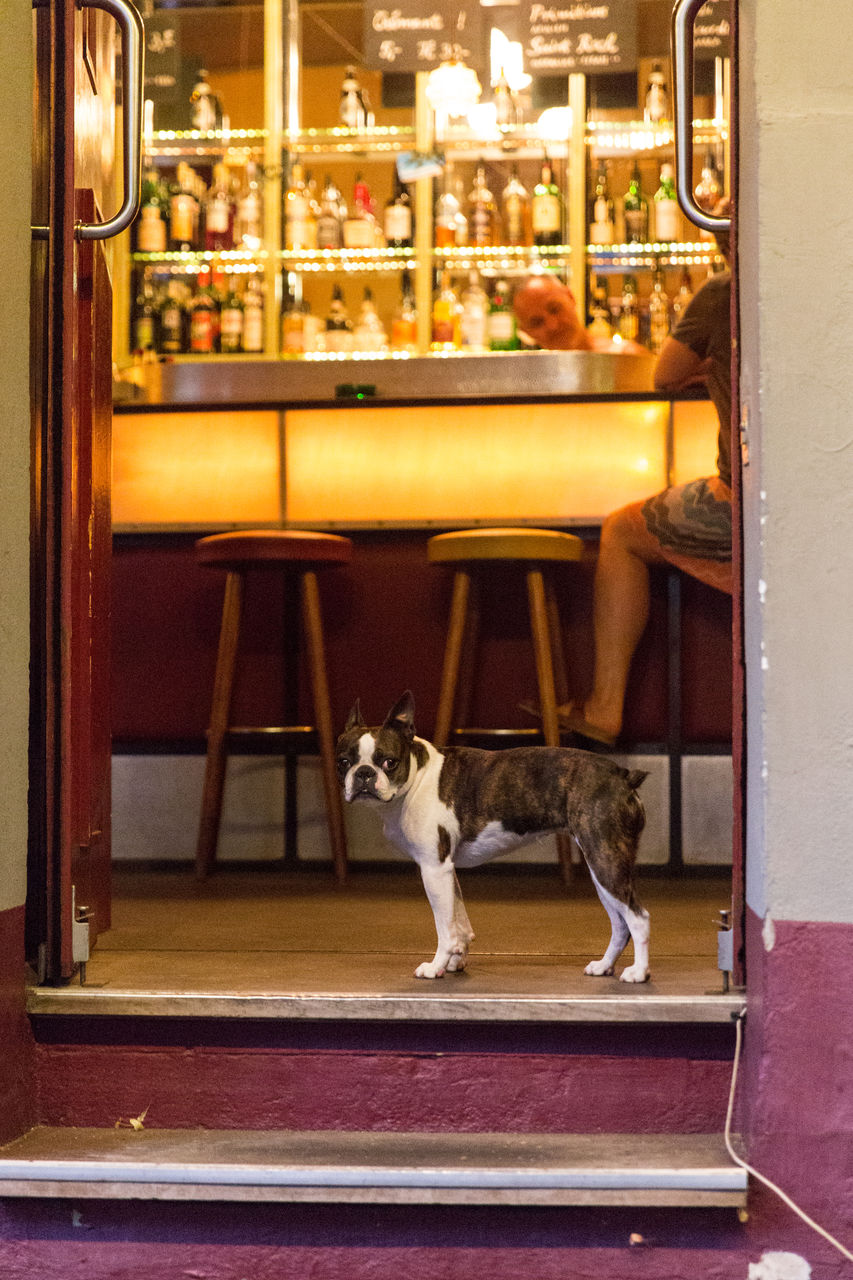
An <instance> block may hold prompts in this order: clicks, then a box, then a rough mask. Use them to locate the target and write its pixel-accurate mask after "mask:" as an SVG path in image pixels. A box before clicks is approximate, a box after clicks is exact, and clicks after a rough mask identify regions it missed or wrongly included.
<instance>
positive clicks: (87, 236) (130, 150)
mask: <svg viewBox="0 0 853 1280" xmlns="http://www.w3.org/2000/svg"><path fill="white" fill-rule="evenodd" d="M77 8H78V9H85V8H92V9H103V10H104V12H105V13H109V14H110V15H111V16H112V17H113V18H115V21H116V23H117V24H118V26H119V29H120V31H121V37H122V38H121V83H122V117H123V120H122V123H123V134H124V156H123V162H124V163H123V174H124V202H123V204H122V206H121V208H120V209H119V211H118V213H116V214H114V215H113V217H112V218H108V219H107V221H106V222H78V223H77V225H76V226H75V228H74V235H75V236H76V238H77V239H78V240H109V238H110V237H111V236H117V235H118V234H119V232H120V231H124V230H125V228H126V227H129V226H130V224H131V222H132V221H133V219H134V218H135V217H136V214H137V211H138V209H139V203H140V199H141V187H142V86H143V74H144V61H145V38H144V36H145V33H144V29H143V26H142V19H141V18H140V16H139V14H138V12H137V10H136V9H135V8H134V6H133V5H132V4H130V3H129V0H77Z"/></svg>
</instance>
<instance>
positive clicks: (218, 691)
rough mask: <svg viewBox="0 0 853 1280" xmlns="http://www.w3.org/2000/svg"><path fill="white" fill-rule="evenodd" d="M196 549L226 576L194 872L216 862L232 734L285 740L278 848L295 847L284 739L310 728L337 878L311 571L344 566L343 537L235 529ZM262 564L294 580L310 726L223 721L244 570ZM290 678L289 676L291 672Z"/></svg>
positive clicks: (333, 791) (339, 863) (329, 729)
mask: <svg viewBox="0 0 853 1280" xmlns="http://www.w3.org/2000/svg"><path fill="white" fill-rule="evenodd" d="M196 554H197V557H198V562H199V564H202V565H205V566H208V567H210V568H214V569H224V570H225V571H226V574H227V577H226V579H225V601H224V604H223V608H222V627H221V631H220V635H219V649H218V653H217V658H216V674H215V677H214V682H213V705H212V708H211V713H210V727H209V729H208V733H207V764H206V767H205V774H204V790H203V792H202V801H201V817H200V820H199V830H198V843H197V846H196V875H197V877H198V878H199V879H200V880H203V879H204V878H205V877H206V876H207V874H208V873H209V871H210V869H211V867H212V866H213V863H214V862H215V860H216V846H217V842H218V839H219V825H220V819H221V816H222V793H223V789H224V785H225V767H226V764H227V759H228V749H229V746H230V745H231V744H232V743H233V742H234V741H235V739H236V738H237V736H238V735H239V736H240V737H241V738H242V739H243V740H244V741H249V740H250V738H251V736H252V735H264V740H265V741H267V740H269V739H271V738H273V737H275V738H280V739H281V740H282V741H283V742H284V743H285V761H286V768H287V774H288V794H287V803H286V815H285V826H286V838H285V852H286V854H287V853H288V852H289V850H288V843H289V842H290V843H292V844H293V845H294V846H295V835H296V820H295V808H296V804H295V801H296V771H295V764H296V760H295V755H296V752H295V751H294V749H293V746H292V745H291V744H292V743H293V741H294V740H299V735H313V734H314V733H315V732H316V737H317V745H318V748H319V753H320V761H321V765H322V771H323V787H324V791H325V796H326V814H327V819H328V824H329V838H330V841H331V846H332V856H333V859H334V866H335V873H336V875H337V877H338V879H339V880H343V879H344V877H345V875H346V864H347V853H346V841H345V836H344V821H343V808H342V804H341V794H340V787H339V784H338V777H337V771H336V769H335V732H334V728H333V725H332V714H331V708H330V705H329V686H328V681H327V677H326V658H325V650H324V647H323V626H322V620H321V615H320V594H319V589H318V585H317V571H318V570H320V569H322V568H324V567H328V566H330V565H335V564H346V563H347V562H348V561H349V560H350V559H351V558H352V543H351V542H350V540H349V538H341V537H338V536H336V535H335V534H329V533H308V532H303V531H302V530H296V529H284V530H281V529H276V530H248V531H246V532H239V533H217V534H214V535H213V536H211V537H208V538H201V539H200V540H199V541H198V542H197V543H196ZM262 568H267V569H269V568H276V569H279V570H281V572H282V574H283V576H284V578H285V582H288V581H291V582H294V583H296V584H297V585H298V586H299V589H300V595H301V607H302V618H303V622H304V627H305V639H306V642H307V651H308V660H309V666H310V670H311V686H312V691H313V695H314V720H315V723H314V725H289V726H283V727H279V726H262V727H251V728H248V727H246V728H244V727H239V728H238V727H237V726H234V725H232V724H231V703H232V695H233V691H234V674H235V670H236V665H237V650H238V643H239V638H240V622H241V617H242V611H243V596H244V589H245V580H246V574H247V573H248V572H249V570H250V569H262ZM290 639H291V642H292V648H293V650H294V652H296V651H297V649H298V637H290ZM290 679H291V681H293V676H292V675H291V677H290ZM291 702H295V688H294V689H293V690H292V698H291ZM288 748H289V749H288ZM288 838H289V839H288Z"/></svg>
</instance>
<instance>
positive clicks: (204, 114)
mask: <svg viewBox="0 0 853 1280" xmlns="http://www.w3.org/2000/svg"><path fill="white" fill-rule="evenodd" d="M221 122H222V107H221V105H220V102H219V99H218V98H217V97H216V95H215V93H214V92H213V90H212V89H211V87H210V85H209V84H208V81H207V72H206V71H204V70H201V71H199V73H198V79H197V80H196V82H195V85H194V86H193V91H192V93H191V94H190V124H191V127H192V128H193V129H198V130H199V131H200V132H201V133H210V132H212V131H213V130H214V129H218V128H219V126H220V124H221Z"/></svg>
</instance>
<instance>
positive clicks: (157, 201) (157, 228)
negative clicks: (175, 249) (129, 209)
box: [134, 169, 168, 253]
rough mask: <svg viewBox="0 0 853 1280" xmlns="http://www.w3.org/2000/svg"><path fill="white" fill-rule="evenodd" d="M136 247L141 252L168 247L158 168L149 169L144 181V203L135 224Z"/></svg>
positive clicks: (162, 249)
mask: <svg viewBox="0 0 853 1280" xmlns="http://www.w3.org/2000/svg"><path fill="white" fill-rule="evenodd" d="M134 232H135V237H136V249H137V252H139V253H162V252H163V251H164V250H165V248H166V241H167V233H168V228H167V226H166V217H165V210H164V207H163V193H162V190H161V186H160V178H159V175H158V173H157V170H156V169H148V170H147V171H146V173H145V177H144V178H143V181H142V204H141V206H140V209H139V220H138V221H137V222H136V223H135V224H134Z"/></svg>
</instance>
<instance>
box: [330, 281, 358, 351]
mask: <svg viewBox="0 0 853 1280" xmlns="http://www.w3.org/2000/svg"><path fill="white" fill-rule="evenodd" d="M325 343H326V350H327V351H352V324H351V322H350V318H349V315H348V314H347V309H346V303H345V302H344V295H343V293H342V292H341V286H340V285H339V284H336V285H335V287H334V289H333V290H332V301H331V304H330V305H329V310H328V313H327V315H326V327H325Z"/></svg>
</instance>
